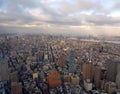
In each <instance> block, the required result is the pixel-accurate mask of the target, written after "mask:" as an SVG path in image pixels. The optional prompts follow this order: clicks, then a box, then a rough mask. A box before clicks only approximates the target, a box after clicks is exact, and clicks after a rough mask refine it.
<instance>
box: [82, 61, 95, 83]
mask: <svg viewBox="0 0 120 94" xmlns="http://www.w3.org/2000/svg"><path fill="white" fill-rule="evenodd" d="M82 69H83V80H86V79H90V80H91V81H93V64H92V63H83V68H82Z"/></svg>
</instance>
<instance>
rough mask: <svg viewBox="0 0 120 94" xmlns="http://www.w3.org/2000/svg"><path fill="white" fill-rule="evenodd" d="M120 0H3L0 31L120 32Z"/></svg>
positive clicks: (112, 34) (75, 33)
mask: <svg viewBox="0 0 120 94" xmlns="http://www.w3.org/2000/svg"><path fill="white" fill-rule="evenodd" d="M119 4H120V2H119V0H0V32H22V33H24V32H32V33H34V32H36V33H38V32H45V33H58V34H61V33H64V34H72V35H73V34H74V35H94V36H99V35H110V36H116V35H117V36H120V12H119V9H120V6H119Z"/></svg>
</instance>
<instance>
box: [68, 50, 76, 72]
mask: <svg viewBox="0 0 120 94" xmlns="http://www.w3.org/2000/svg"><path fill="white" fill-rule="evenodd" d="M67 61H68V70H69V72H75V70H76V64H75V63H76V60H75V53H74V51H73V50H71V51H70V54H69V56H68V59H67Z"/></svg>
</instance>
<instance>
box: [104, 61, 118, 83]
mask: <svg viewBox="0 0 120 94" xmlns="http://www.w3.org/2000/svg"><path fill="white" fill-rule="evenodd" d="M106 67H107V71H106V72H107V75H106V79H107V80H108V81H112V82H115V80H116V75H117V63H116V62H115V61H108V62H107V64H106Z"/></svg>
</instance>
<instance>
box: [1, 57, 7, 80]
mask: <svg viewBox="0 0 120 94" xmlns="http://www.w3.org/2000/svg"><path fill="white" fill-rule="evenodd" d="M8 74H9V72H8V63H7V62H6V61H5V60H4V59H0V81H6V80H9V75H8Z"/></svg>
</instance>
